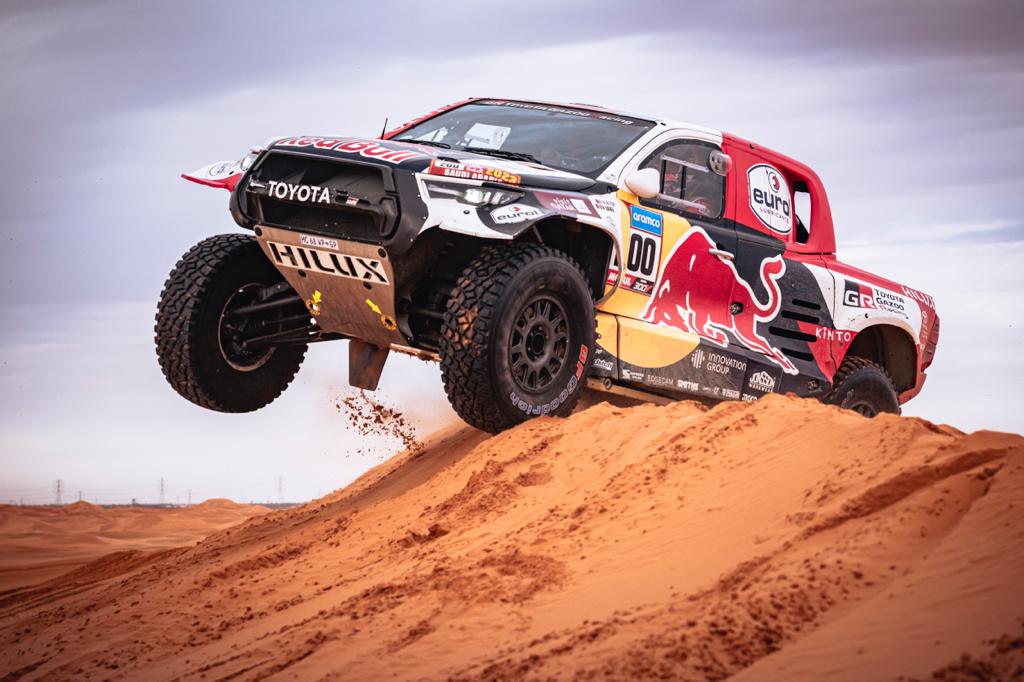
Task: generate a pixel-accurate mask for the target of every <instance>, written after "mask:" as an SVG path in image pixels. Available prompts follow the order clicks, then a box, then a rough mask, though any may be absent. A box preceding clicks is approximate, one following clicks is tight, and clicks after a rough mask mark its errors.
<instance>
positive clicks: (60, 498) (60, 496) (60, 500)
mask: <svg viewBox="0 0 1024 682" xmlns="http://www.w3.org/2000/svg"><path fill="white" fill-rule="evenodd" d="M56 492H57V506H58V507H59V506H60V505H62V504H64V481H62V480H60V479H59V478H58V479H57V485H56Z"/></svg>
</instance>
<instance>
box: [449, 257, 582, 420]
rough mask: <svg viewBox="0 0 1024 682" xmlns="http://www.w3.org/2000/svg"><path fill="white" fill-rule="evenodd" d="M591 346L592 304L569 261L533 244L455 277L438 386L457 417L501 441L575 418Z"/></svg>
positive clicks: (486, 260)
mask: <svg viewBox="0 0 1024 682" xmlns="http://www.w3.org/2000/svg"><path fill="white" fill-rule="evenodd" d="M593 348H594V303H593V300H592V298H591V296H590V291H589V290H588V288H587V285H586V280H585V279H584V277H583V273H582V272H580V269H579V266H578V265H576V263H575V262H573V261H572V260H571V259H570V258H569V257H568V256H566V255H565V254H564V253H562V252H560V251H556V250H555V249H552V248H548V247H545V246H541V245H539V244H511V245H508V246H505V247H500V248H493V249H489V250H487V251H485V252H483V253H482V254H481V255H480V256H478V257H477V258H476V260H474V261H473V262H472V263H471V264H470V265H469V267H467V268H466V270H465V271H463V273H462V275H461V276H460V277H459V280H458V283H457V286H456V288H455V291H454V292H453V294H452V297H451V298H450V299H449V301H448V306H447V309H446V311H445V315H444V323H443V326H442V333H441V340H440V351H441V378H442V380H443V382H444V388H445V392H446V393H447V394H448V400H449V401H450V402H451V404H452V407H453V408H455V411H456V412H457V413H458V414H459V416H460V417H462V419H463V420H465V421H466V422H467V423H469V424H470V425H472V426H475V427H476V428H478V429H482V430H484V431H490V432H492V433H497V432H498V431H502V430H504V429H507V428H510V427H512V426H515V425H516V424H518V423H520V422H523V421H525V420H527V419H529V418H531V417H534V416H538V415H542V414H553V415H560V416H564V415H567V414H569V413H570V412H572V410H573V408H574V407H575V406H576V403H577V402H578V401H579V398H580V395H581V394H582V393H583V387H582V386H581V384H583V383H585V382H586V377H587V374H588V372H589V369H590V358H591V356H592V354H593Z"/></svg>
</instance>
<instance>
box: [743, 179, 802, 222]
mask: <svg viewBox="0 0 1024 682" xmlns="http://www.w3.org/2000/svg"><path fill="white" fill-rule="evenodd" d="M747 191H748V192H749V195H750V210H752V211H753V212H754V215H756V216H757V219H758V220H760V221H761V222H762V223H764V224H765V227H767V228H769V229H770V230H772V231H774V232H778V233H780V234H789V231H790V230H791V229H793V207H792V204H791V203H790V202H791V201H792V195H791V194H790V193H789V185H788V184H786V179H785V178H784V177H782V173H780V172H779V171H778V170H777V169H775V167H773V166H769V165H768V164H766V163H759V164H757V165H756V166H751V167H750V170H748V171H747Z"/></svg>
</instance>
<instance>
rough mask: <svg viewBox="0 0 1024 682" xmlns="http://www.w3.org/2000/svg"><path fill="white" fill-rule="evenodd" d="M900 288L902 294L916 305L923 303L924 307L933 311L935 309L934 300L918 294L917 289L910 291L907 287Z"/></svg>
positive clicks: (924, 294) (921, 293)
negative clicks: (916, 303) (915, 302)
mask: <svg viewBox="0 0 1024 682" xmlns="http://www.w3.org/2000/svg"><path fill="white" fill-rule="evenodd" d="M900 288H901V289H902V290H903V293H904V294H905V295H907V296H909V297H910V298H912V299H914V300H915V301H917V302H918V303H923V304H924V305H926V306H928V307H929V308H931V309H933V310H934V309H935V299H934V298H932V297H931V296H929V295H928V294H926V293H923V292H920V291H918V290H917V289H911V288H910V287H908V286H903V285H901V286H900Z"/></svg>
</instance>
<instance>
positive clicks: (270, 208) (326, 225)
mask: <svg viewBox="0 0 1024 682" xmlns="http://www.w3.org/2000/svg"><path fill="white" fill-rule="evenodd" d="M389 174H390V170H389V169H385V168H382V167H379V166H372V165H368V164H362V163H354V162H350V161H341V160H337V161H336V160H333V159H325V158H323V157H317V156H313V155H308V154H303V153H295V152H280V151H271V152H270V153H268V154H267V155H266V157H264V158H263V159H262V160H261V162H260V164H259V166H258V167H257V168H254V169H253V172H252V174H251V175H250V177H249V180H248V184H247V186H246V195H247V201H246V204H247V209H248V210H247V212H248V213H249V214H250V217H252V218H253V219H254V220H255V221H256V222H259V223H262V224H264V225H270V226H272V227H283V228H285V229H291V230H302V231H304V232H314V233H319V234H325V235H330V236H334V237H340V238H343V239H353V240H357V241H369V242H379V241H381V240H382V239H386V238H387V237H389V236H391V234H392V233H393V232H394V231H395V229H396V228H397V226H398V218H399V204H398V198H397V194H396V193H394V192H391V191H389V187H393V184H392V183H391V178H390V175H389ZM271 181H275V182H281V183H287V184H289V185H293V186H294V185H305V186H311V187H317V188H325V189H326V190H327V192H328V196H329V199H330V202H329V203H321V202H319V201H313V202H309V201H306V202H302V201H294V200H289V199H288V198H281V197H279V196H270V195H269V193H268V187H269V185H270V182H271Z"/></svg>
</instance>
